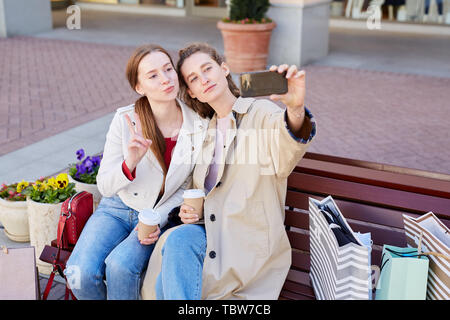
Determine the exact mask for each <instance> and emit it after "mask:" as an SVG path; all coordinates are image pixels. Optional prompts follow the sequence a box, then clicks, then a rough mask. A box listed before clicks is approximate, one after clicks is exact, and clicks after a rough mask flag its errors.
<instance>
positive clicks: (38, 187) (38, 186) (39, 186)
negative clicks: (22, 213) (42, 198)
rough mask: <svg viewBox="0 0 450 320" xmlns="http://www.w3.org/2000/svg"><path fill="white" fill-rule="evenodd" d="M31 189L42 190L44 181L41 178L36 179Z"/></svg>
mask: <svg viewBox="0 0 450 320" xmlns="http://www.w3.org/2000/svg"><path fill="white" fill-rule="evenodd" d="M33 189H34V190H36V191H44V190H45V189H44V183H43V182H42V181H41V180H36V182H35V183H34V184H33Z"/></svg>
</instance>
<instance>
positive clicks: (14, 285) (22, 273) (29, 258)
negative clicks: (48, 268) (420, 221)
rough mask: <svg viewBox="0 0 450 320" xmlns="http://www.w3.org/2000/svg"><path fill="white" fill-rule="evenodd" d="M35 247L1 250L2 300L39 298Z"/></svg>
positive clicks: (0, 285)
mask: <svg viewBox="0 0 450 320" xmlns="http://www.w3.org/2000/svg"><path fill="white" fill-rule="evenodd" d="M39 296H40V294H39V284H38V273H37V269H36V258H35V255H34V247H24V248H4V247H3V248H2V249H1V250H0V300H38V299H39Z"/></svg>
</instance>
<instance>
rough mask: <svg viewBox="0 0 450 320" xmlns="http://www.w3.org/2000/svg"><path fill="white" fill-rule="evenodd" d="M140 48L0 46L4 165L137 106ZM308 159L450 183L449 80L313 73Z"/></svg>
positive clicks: (329, 70)
mask: <svg viewBox="0 0 450 320" xmlns="http://www.w3.org/2000/svg"><path fill="white" fill-rule="evenodd" d="M133 49H134V47H128V46H117V45H109V44H94V43H84V42H77V41H65V40H48V39H37V38H31V37H17V38H10V39H2V40H0V119H1V120H0V155H3V154H5V153H8V152H10V151H13V150H16V149H18V148H20V147H23V146H25V145H28V144H30V143H33V142H36V141H39V140H41V139H43V138H45V137H47V136H50V135H53V134H56V133H58V132H61V131H64V130H66V129H68V128H71V127H74V126H77V125H79V124H82V123H84V122H86V121H89V120H93V119H96V118H98V117H100V116H102V115H104V114H107V113H109V112H112V111H114V110H115V108H117V107H119V106H123V105H126V104H129V103H132V102H133V101H134V100H135V98H136V95H135V94H134V93H133V92H132V91H131V89H130V88H129V86H128V83H127V81H126V79H125V77H124V70H125V65H126V61H127V59H128V57H129V55H130V54H131V52H132V51H133ZM305 69H306V71H307V98H306V103H307V105H308V106H309V107H310V109H311V110H312V112H313V113H314V114H315V116H316V118H317V122H318V135H317V139H316V141H315V142H314V143H313V144H312V145H311V149H310V151H312V152H319V153H326V154H331V155H335V156H343V157H349V158H355V159H361V160H369V161H375V162H381V163H387V164H393V165H399V166H405V167H410V168H416V169H423V170H430V171H436V172H443V173H450V149H449V148H448V147H446V146H448V145H449V141H450V136H449V135H450V134H449V130H448V128H449V127H450V90H448V88H449V87H450V79H449V78H439V77H431V76H424V75H409V74H400V73H391V72H380V71H364V70H358V69H350V68H341V67H333V66H318V65H311V66H306V67H305Z"/></svg>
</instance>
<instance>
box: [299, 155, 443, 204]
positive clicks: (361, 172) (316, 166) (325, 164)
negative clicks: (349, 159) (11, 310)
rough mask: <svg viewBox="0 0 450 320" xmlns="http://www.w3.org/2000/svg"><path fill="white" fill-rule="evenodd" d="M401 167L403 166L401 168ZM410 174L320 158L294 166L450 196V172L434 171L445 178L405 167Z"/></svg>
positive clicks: (318, 173) (335, 177)
mask: <svg viewBox="0 0 450 320" xmlns="http://www.w3.org/2000/svg"><path fill="white" fill-rule="evenodd" d="M398 169H400V168H398ZM401 169H402V170H405V171H406V174H401V173H397V172H388V171H383V170H378V169H373V168H372V169H370V168H363V167H359V166H357V165H355V164H354V163H353V164H343V163H335V162H330V161H326V160H324V161H322V160H317V159H307V158H303V159H302V160H301V161H300V162H299V165H298V166H297V167H296V168H295V169H294V171H295V172H301V173H307V174H312V175H316V176H322V177H329V178H333V179H338V180H345V181H352V182H358V183H363V184H368V185H374V186H380V187H384V188H389V189H396V190H403V191H409V192H414V193H422V194H427V195H432V196H437V197H444V198H450V175H444V174H434V175H435V176H436V175H437V176H439V178H442V179H447V180H441V179H436V178H431V177H423V176H417V175H414V174H425V173H426V174H430V175H431V173H430V172H424V171H415V170H411V169H405V168H401Z"/></svg>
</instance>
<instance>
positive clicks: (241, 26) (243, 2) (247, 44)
mask: <svg viewBox="0 0 450 320" xmlns="http://www.w3.org/2000/svg"><path fill="white" fill-rule="evenodd" d="M269 6H270V3H269V0H231V1H230V16H229V17H227V18H224V19H222V20H221V21H219V22H218V23H217V28H219V29H220V31H221V33H222V37H223V42H224V49H225V58H226V61H227V63H228V65H229V66H230V69H231V71H232V72H234V73H240V72H247V71H255V70H264V69H266V65H267V57H268V55H269V44H270V36H271V34H272V30H273V28H275V26H276V24H275V22H273V21H272V20H271V19H269V18H267V17H266V13H267V10H268V9H269Z"/></svg>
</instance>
